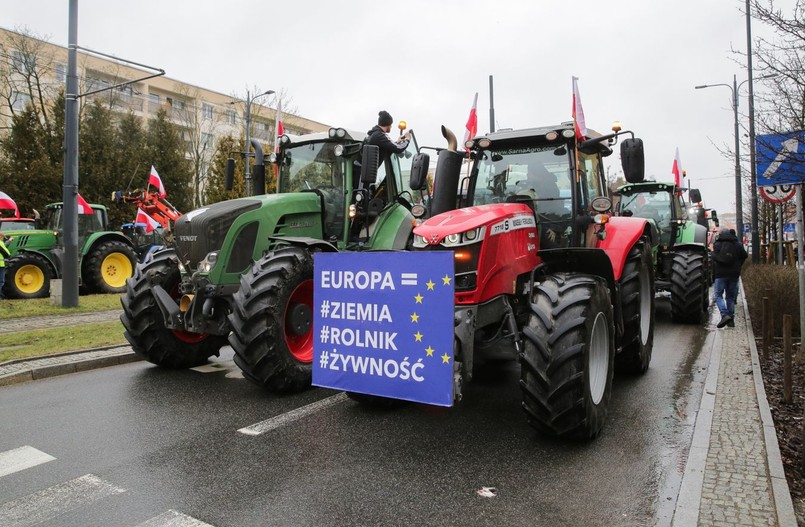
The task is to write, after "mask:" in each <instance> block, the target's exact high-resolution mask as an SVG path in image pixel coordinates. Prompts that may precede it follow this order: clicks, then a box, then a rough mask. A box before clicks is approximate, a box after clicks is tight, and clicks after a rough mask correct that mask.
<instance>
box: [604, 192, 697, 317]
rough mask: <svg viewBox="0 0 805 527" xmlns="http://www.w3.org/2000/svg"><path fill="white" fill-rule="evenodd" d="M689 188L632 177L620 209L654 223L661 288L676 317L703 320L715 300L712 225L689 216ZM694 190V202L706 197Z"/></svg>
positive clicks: (691, 194)
mask: <svg viewBox="0 0 805 527" xmlns="http://www.w3.org/2000/svg"><path fill="white" fill-rule="evenodd" d="M684 191H685V189H683V188H681V187H677V186H676V185H674V183H658V182H654V181H645V182H639V181H631V182H630V183H629V184H628V185H623V186H622V187H620V188H618V193H619V194H620V201H619V203H618V206H617V209H618V214H619V215H621V216H632V217H640V218H646V219H648V220H649V221H651V223H652V224H653V225H654V226H655V228H656V231H657V233H658V237H657V243H656V245H655V250H654V262H655V264H654V265H655V270H654V273H655V276H656V282H655V284H656V287H657V290H658V291H667V292H669V293H670V301H671V318H672V319H673V320H674V321H676V322H683V323H693V324H698V323H700V322H701V321H702V320H703V319H704V318H705V317H706V315H707V308H708V305H709V303H710V302H709V299H708V295H707V291H708V287H709V284H710V275H711V271H710V256H709V254H710V253H709V248H708V229H707V227H706V226H703V225H701V224H700V223H699V222H698V221H697V218H696V216H695V215H691V214H690V211H689V210H688V207H687V205H686V204H685V200H684V198H683V193H684ZM689 194H690V196H689V197H690V201H691V202H693V203H698V202H700V201H701V194H700V193H699V191H698V190H697V189H691V190H690V191H689Z"/></svg>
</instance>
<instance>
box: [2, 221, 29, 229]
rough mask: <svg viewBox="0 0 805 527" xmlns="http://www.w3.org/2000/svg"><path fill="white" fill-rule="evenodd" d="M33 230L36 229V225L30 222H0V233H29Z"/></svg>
mask: <svg viewBox="0 0 805 527" xmlns="http://www.w3.org/2000/svg"><path fill="white" fill-rule="evenodd" d="M34 229H36V225H35V224H34V222H32V221H18V220H17V221H15V220H10V221H9V220H3V221H0V231H31V230H34Z"/></svg>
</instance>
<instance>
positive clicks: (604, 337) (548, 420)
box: [520, 273, 615, 439]
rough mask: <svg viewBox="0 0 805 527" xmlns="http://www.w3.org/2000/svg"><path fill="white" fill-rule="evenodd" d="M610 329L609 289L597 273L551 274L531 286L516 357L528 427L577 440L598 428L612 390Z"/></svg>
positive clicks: (594, 432) (612, 354)
mask: <svg viewBox="0 0 805 527" xmlns="http://www.w3.org/2000/svg"><path fill="white" fill-rule="evenodd" d="M614 334H615V329H614V323H613V316H612V305H611V303H610V297H609V289H608V287H607V285H606V282H604V281H603V280H602V279H600V278H599V277H596V276H590V275H580V274H576V273H556V274H555V275H551V276H548V277H547V278H546V279H545V280H544V281H542V282H541V283H539V284H538V285H536V286H535V288H534V292H533V293H532V296H531V313H530V315H529V319H528V325H527V326H526V327H525V328H524V329H523V335H524V336H525V340H524V344H525V345H524V347H523V353H522V355H521V359H520V363H521V378H520V386H521V388H522V390H523V408H524V409H525V412H526V415H527V417H528V422H529V424H531V426H533V427H534V428H536V429H537V430H538V431H539V432H541V433H543V434H546V435H551V436H561V437H570V438H576V439H592V438H593V437H595V436H597V435H598V434H599V433H600V431H601V429H602V427H603V426H604V423H605V421H606V417H607V406H608V404H609V398H610V394H611V392H612V376H613V366H614V364H613V362H614V356H615V339H614Z"/></svg>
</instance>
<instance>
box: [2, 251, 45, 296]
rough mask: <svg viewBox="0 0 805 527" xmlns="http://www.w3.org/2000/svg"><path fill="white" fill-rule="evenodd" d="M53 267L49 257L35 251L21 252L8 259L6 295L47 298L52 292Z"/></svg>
mask: <svg viewBox="0 0 805 527" xmlns="http://www.w3.org/2000/svg"><path fill="white" fill-rule="evenodd" d="M51 278H53V269H52V268H51V266H50V262H48V260H47V258H45V257H44V256H41V255H39V254H35V253H20V254H17V255H16V256H14V257H13V258H10V259H8V260H7V261H6V280H5V282H6V284H5V295H6V297H7V298H45V297H47V296H48V295H49V294H50V279H51Z"/></svg>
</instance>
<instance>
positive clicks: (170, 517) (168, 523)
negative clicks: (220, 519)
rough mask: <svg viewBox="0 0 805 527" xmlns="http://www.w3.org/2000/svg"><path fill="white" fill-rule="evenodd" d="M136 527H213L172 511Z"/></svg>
mask: <svg viewBox="0 0 805 527" xmlns="http://www.w3.org/2000/svg"><path fill="white" fill-rule="evenodd" d="M137 527H213V526H212V525H210V524H209V523H204V522H203V521H201V520H197V519H195V518H193V517H192V516H188V515H187V514H182V513H181V512H177V511H175V510H173V509H170V510H168V511H167V512H163V513H162V514H160V515H159V516H155V517H154V518H151V519H150V520H148V521H146V522H144V523H141V524H139V525H138V526H137Z"/></svg>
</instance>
